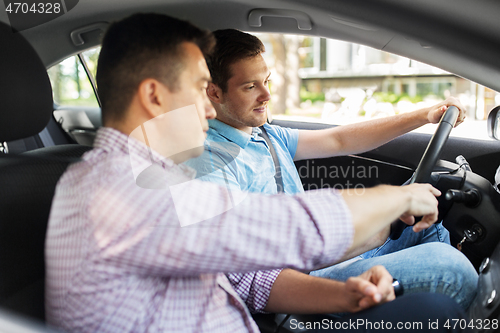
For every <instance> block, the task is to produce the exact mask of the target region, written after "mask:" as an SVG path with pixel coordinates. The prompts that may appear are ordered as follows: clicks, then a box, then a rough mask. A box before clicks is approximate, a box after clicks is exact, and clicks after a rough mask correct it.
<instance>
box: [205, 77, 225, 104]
mask: <svg viewBox="0 0 500 333" xmlns="http://www.w3.org/2000/svg"><path fill="white" fill-rule="evenodd" d="M207 96H208V99H210V101H211V102H212V103H215V104H222V103H223V102H224V101H223V98H222V89H221V88H220V87H219V86H218V85H216V84H215V83H213V82H210V83H209V84H208V87H207Z"/></svg>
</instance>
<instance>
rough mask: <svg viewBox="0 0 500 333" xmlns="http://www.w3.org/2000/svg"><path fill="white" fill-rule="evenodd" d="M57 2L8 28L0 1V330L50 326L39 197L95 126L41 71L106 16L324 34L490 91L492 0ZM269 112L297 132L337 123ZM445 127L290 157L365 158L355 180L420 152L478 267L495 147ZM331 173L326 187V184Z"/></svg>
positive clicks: (328, 162)
mask: <svg viewBox="0 0 500 333" xmlns="http://www.w3.org/2000/svg"><path fill="white" fill-rule="evenodd" d="M6 3H7V2H6ZM62 3H65V4H66V6H65V7H66V8H65V11H64V13H61V15H59V16H57V17H55V18H54V19H52V20H48V21H46V22H43V23H40V22H35V21H33V22H32V23H30V21H29V22H28V23H27V24H25V25H24V26H21V25H17V26H16V25H15V24H13V22H18V21H16V20H15V19H16V17H15V16H14V14H13V13H8V12H7V11H6V10H3V9H4V8H2V4H0V45H2V46H1V47H0V87H1V88H2V89H0V144H1V145H0V331H6V332H18V331H20V330H21V329H25V330H26V331H39V332H45V331H46V332H49V331H51V328H48V327H46V326H45V325H44V319H45V315H44V277H45V273H44V241H45V231H46V227H47V220H48V216H49V212H50V206H51V200H52V197H53V195H54V190H55V186H56V184H57V181H58V179H59V177H60V176H61V175H62V173H63V172H64V170H65V169H66V167H67V166H68V165H69V164H70V163H73V162H75V161H78V160H79V158H80V157H81V156H82V155H83V154H84V153H85V152H86V151H88V150H90V149H92V147H91V146H92V142H93V137H94V136H95V132H96V131H97V129H98V128H99V127H100V126H101V121H100V109H99V108H98V107H77V108H72V107H66V106H61V105H58V104H56V103H55V102H54V99H53V92H52V89H53V87H52V86H51V82H50V80H49V76H48V74H47V69H49V68H50V67H52V66H53V65H55V64H58V63H60V62H61V61H63V60H64V59H66V58H68V57H69V56H73V55H78V56H80V55H81V54H82V52H84V51H86V50H88V49H90V48H94V47H96V46H98V45H99V44H100V40H101V37H102V34H103V32H104V31H105V29H106V27H107V26H108V25H109V23H110V22H112V21H114V20H118V19H120V18H123V17H126V16H129V15H131V14H133V13H137V12H157V13H164V14H167V15H171V16H174V17H178V18H182V19H187V20H189V21H191V22H192V23H194V24H196V25H198V26H200V27H204V28H207V29H210V30H216V29H221V28H236V29H240V30H243V31H247V32H256V33H261V32H272V33H286V34H298V35H305V36H321V37H328V38H333V39H338V40H343V41H349V42H355V43H359V44H362V45H366V46H370V47H372V48H375V49H378V50H384V51H387V52H391V53H395V54H398V55H401V56H405V57H408V58H411V59H415V60H417V61H420V62H424V63H427V64H431V65H433V66H436V67H438V68H442V69H444V70H446V71H449V72H452V73H454V74H456V75H457V76H460V77H464V78H467V79H469V80H472V81H474V82H477V83H479V84H482V85H484V86H486V87H488V88H490V89H493V90H495V91H500V80H499V79H498V78H500V62H499V61H498V52H497V51H499V50H500V30H499V29H498V23H497V22H498V14H500V3H498V2H496V1H488V0H484V1H483V2H482V3H481V6H478V5H477V4H476V2H475V1H471V0H454V1H452V5H450V1H447V0H432V1H431V0H414V1H411V2H406V1H405V2H402V1H397V0H379V1H373V0H351V1H341V0H308V1H304V0H289V1H283V0H266V1H263V0H254V1H245V0H227V1H220V0H206V1H198V0H185V1H177V0H144V1H140V2H139V1H132V0H120V1H118V0H99V1H97V0H81V1H69V0H66V1H64V0H63V1H62ZM5 7H7V5H6V6H5ZM18 15H22V13H18ZM18 19H19V16H17V20H18ZM27 20H28V19H27ZM16 30H17V31H16ZM13 31H14V33H13ZM86 71H87V74H88V75H89V80H90V81H91V82H92V81H93V78H92V74H91V73H90V71H88V69H86ZM92 83H93V82H92ZM93 88H94V90H95V91H97V87H95V86H93ZM97 101H98V96H97ZM495 120H496V119H491V120H490V123H491V122H494V121H495ZM270 121H271V123H272V124H277V125H281V126H285V127H292V128H298V129H322V128H326V127H329V126H335V125H331V124H324V123H314V122H300V121H291V120H283V119H274V120H271V119H270ZM492 126H493V125H492ZM484 131H485V132H486V131H487V128H484ZM448 135H449V131H448V132H447V133H444V134H443V133H441V134H439V135H436V136H435V137H439V140H440V141H439V142H437V140H438V139H436V140H434V139H432V140H431V138H432V137H433V136H432V135H430V134H422V133H413V132H412V133H408V134H405V135H403V136H401V137H398V138H397V139H395V140H393V141H391V142H389V143H387V144H385V145H383V146H381V147H379V148H376V149H374V150H372V151H369V152H366V153H363V154H359V155H351V156H342V157H332V158H325V159H315V160H303V161H297V162H296V166H297V168H300V167H301V166H307V165H311V164H314V165H315V166H316V168H320V167H322V166H324V167H325V168H329V167H331V166H338V167H346V168H347V167H348V166H351V165H357V166H365V167H367V168H369V167H374V166H376V167H377V170H378V175H377V177H372V178H365V179H363V180H361V181H362V185H363V186H366V187H371V186H375V185H378V184H392V185H402V184H403V183H404V182H405V181H407V180H408V179H410V178H412V175H413V174H414V172H415V170H421V169H424V166H423V165H422V163H421V158H422V156H423V155H425V156H427V158H426V159H425V161H426V162H425V163H427V165H426V166H425V168H426V170H425V173H426V177H427V178H426V180H424V181H428V182H430V183H431V184H433V185H434V186H436V187H437V188H438V189H440V190H441V191H442V193H443V195H442V196H441V197H440V198H439V202H440V206H439V208H440V219H441V220H443V222H444V225H445V226H446V227H447V228H448V230H449V231H450V234H451V238H452V244H458V243H459V242H460V241H461V240H463V239H465V241H462V243H463V244H461V245H463V250H462V251H463V253H464V254H465V255H466V256H467V257H468V258H469V260H470V261H471V262H472V264H473V265H474V266H475V267H476V269H478V270H479V268H480V265H481V263H482V262H483V260H484V259H485V258H487V257H489V256H491V255H492V253H493V251H494V250H495V248H496V246H497V244H498V243H499V240H500V193H499V191H498V189H497V188H496V186H494V184H495V172H496V170H497V168H498V166H499V165H500V143H499V142H498V141H496V140H490V141H485V140H476V139H465V138H457V137H448ZM433 141H434V144H433V145H429V142H431V143H432V142H433ZM428 145H429V148H428ZM431 155H432V156H431ZM458 156H462V157H461V158H457V157H458ZM353 176H354V174H353ZM301 178H302V182H303V184H304V187H307V188H313V187H316V188H317V187H321V186H323V185H324V181H325V180H324V179H323V178H321V177H320V176H319V175H314V174H312V175H311V174H307V175H306V176H302V175H301ZM344 178H345V179H343V184H346V185H345V186H348V184H349V183H351V184H352V183H354V182H355V181H356V182H359V181H360V179H359V178H357V179H353V177H351V174H349V173H347V174H346V175H345V177H344ZM419 179H420V178H419ZM327 182H328V180H327ZM331 182H332V183H331V184H330V185H332V187H333V185H334V183H337V182H338V179H336V180H332V181H331ZM464 237H465V238H464ZM279 318H281V319H282V318H283V316H281V317H279ZM258 320H259V324H260V325H261V326H260V327H261V329H262V331H263V332H274V331H276V329H277V328H278V327H277V325H279V322H280V320H278V319H276V318H275V317H274V316H272V317H269V316H261V318H258ZM277 323H278V324H277ZM281 331H282V332H284V331H285V330H284V329H283V330H281Z"/></svg>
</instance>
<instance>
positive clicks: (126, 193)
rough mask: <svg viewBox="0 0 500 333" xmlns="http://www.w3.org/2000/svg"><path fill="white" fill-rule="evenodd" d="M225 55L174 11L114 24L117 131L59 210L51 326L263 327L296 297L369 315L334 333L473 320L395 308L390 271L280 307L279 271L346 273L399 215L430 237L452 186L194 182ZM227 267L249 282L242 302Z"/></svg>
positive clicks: (70, 177)
mask: <svg viewBox="0 0 500 333" xmlns="http://www.w3.org/2000/svg"><path fill="white" fill-rule="evenodd" d="M213 44H214V39H213V36H212V35H211V33H209V32H206V31H202V30H200V29H198V28H196V27H194V26H193V25H191V24H189V23H188V22H185V21H181V20H177V19H173V18H170V17H167V16H163V15H156V14H138V15H134V16H132V17H129V18H127V19H125V20H122V21H120V22H118V23H114V24H113V25H112V26H111V27H110V28H109V30H108V32H107V34H106V36H105V38H104V41H103V46H102V51H101V55H100V58H99V67H98V73H97V81H98V86H99V95H100V99H101V101H102V116H103V123H104V127H103V128H101V129H99V131H98V133H97V137H96V140H95V144H94V149H93V150H92V151H91V152H89V153H87V154H85V155H84V157H83V161H81V162H79V163H77V164H74V165H72V166H71V167H69V168H68V170H67V171H66V173H65V174H64V175H63V177H62V178H61V180H60V182H59V184H58V186H57V189H56V194H55V197H54V201H53V205H52V211H51V215H50V220H49V227H48V231H47V240H46V253H45V255H46V265H47V279H46V311H47V320H48V322H49V323H50V324H52V325H55V326H57V327H60V328H62V329H64V330H68V331H71V332H258V331H259V330H258V327H257V326H256V324H255V322H254V321H253V319H252V317H251V315H250V311H252V312H265V311H269V310H272V311H275V312H281V311H283V312H285V311H288V310H290V309H287V308H286V304H287V303H288V302H287V299H286V298H285V297H303V294H304V293H307V294H308V295H309V296H311V293H313V294H312V295H313V296H314V297H312V299H314V304H304V308H303V309H295V310H296V311H294V312H302V313H332V312H359V311H361V310H365V309H368V310H365V311H362V312H359V313H357V314H354V315H352V316H347V317H346V318H344V319H339V320H338V321H336V322H335V321H330V325H331V327H330V328H331V329H332V330H334V329H335V328H336V327H337V326H335V324H340V325H341V326H340V327H344V326H342V325H343V324H346V323H347V321H349V320H353V321H354V322H357V323H359V320H360V319H361V318H363V319H364V320H365V319H369V320H371V321H374V320H379V321H382V320H383V321H384V322H385V323H388V322H389V323H391V325H392V322H394V327H396V322H410V321H421V322H423V321H425V325H427V321H428V320H429V319H431V320H433V321H435V320H438V319H439V320H441V321H443V322H444V319H445V318H456V319H460V318H463V313H461V312H460V310H459V309H457V307H456V305H455V304H454V302H453V301H451V300H449V299H448V298H446V297H444V296H441V295H435V294H432V295H431V294H421V295H412V296H411V297H410V296H408V297H402V298H400V299H397V300H395V301H392V300H393V299H394V298H395V296H394V291H393V288H392V286H391V283H392V277H391V276H390V274H389V273H387V271H386V270H385V269H384V268H383V267H380V266H379V267H374V268H372V269H370V270H369V271H367V272H365V273H364V274H362V275H361V276H359V277H354V278H351V279H349V280H348V281H347V282H345V283H343V282H337V281H333V280H326V279H321V278H315V277H309V276H307V277H306V280H304V281H303V284H302V285H301V286H300V285H296V287H300V288H297V289H296V290H287V291H286V292H282V295H287V296H283V298H281V299H279V298H280V297H278V299H275V301H273V304H269V302H268V298H269V295H270V292H271V289H272V288H273V281H274V279H275V278H276V275H277V274H279V273H280V271H281V270H280V268H281V267H290V268H294V269H298V270H311V269H314V268H317V267H319V266H325V265H329V264H331V263H334V262H336V261H337V260H338V259H340V258H341V257H342V256H343V254H344V253H345V252H346V251H350V250H352V249H355V248H357V247H359V246H361V245H362V244H363V243H364V242H365V241H366V240H367V239H368V238H370V237H371V236H373V235H375V234H377V233H378V232H380V231H381V230H382V229H383V228H384V227H386V226H387V225H388V224H390V223H391V222H392V221H393V220H394V219H396V218H398V217H400V216H405V217H406V218H405V220H406V221H407V222H408V223H411V222H412V221H410V219H408V216H411V215H423V216H424V217H423V219H422V221H421V222H419V223H417V224H416V225H415V226H414V228H415V229H416V230H421V229H424V228H427V227H428V226H430V225H431V224H432V223H434V222H435V221H436V218H437V200H436V198H435V196H437V195H439V191H437V190H436V189H434V188H433V187H432V186H430V185H423V184H415V185H410V186H405V187H391V186H380V187H377V188H374V189H369V190H367V191H365V192H364V193H363V194H362V195H355V194H354V193H350V192H349V191H335V190H320V191H312V192H309V193H306V194H301V195H297V196H293V197H292V196H284V195H281V196H261V195H257V194H250V193H242V192H235V191H231V190H229V189H228V188H224V187H219V186H217V185H214V184H211V183H206V182H200V181H196V180H193V178H194V173H193V170H191V169H189V168H187V167H185V166H182V165H180V164H179V163H181V162H183V161H185V160H187V159H189V158H191V157H195V156H198V155H199V154H200V153H201V152H202V151H203V140H204V139H205V136H206V134H205V132H206V131H207V130H208V124H207V119H211V118H214V117H215V111H214V109H213V108H212V106H211V104H210V102H209V100H208V99H207V96H206V94H205V90H206V87H207V85H208V83H209V82H210V73H209V71H208V68H207V66H206V63H205V59H204V55H205V54H208V53H209V52H210V50H211V49H212V48H213ZM255 271H259V273H258V274H247V273H246V272H255ZM227 272H239V273H241V281H240V284H239V287H238V288H237V289H238V290H237V291H236V290H235V289H233V286H232V285H231V284H230V283H229V281H228V280H227V278H226V276H225V275H224V273H227ZM277 292H278V294H279V291H277ZM242 298H244V301H243V300H242ZM379 304H381V305H379ZM376 305H377V306H376ZM369 308H370V309H369ZM417 309H418V311H414V310H417ZM299 326H300V325H299ZM349 328H352V326H351V327H349ZM353 329H354V330H356V331H363V330H364V329H365V327H356V328H353ZM438 331H439V330H438ZM443 331H444V328H443Z"/></svg>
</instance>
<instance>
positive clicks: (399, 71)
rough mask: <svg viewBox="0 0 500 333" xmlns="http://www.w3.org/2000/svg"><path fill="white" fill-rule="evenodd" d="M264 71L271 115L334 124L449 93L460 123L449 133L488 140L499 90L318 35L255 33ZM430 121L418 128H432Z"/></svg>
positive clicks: (379, 114)
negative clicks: (462, 117) (462, 114)
mask: <svg viewBox="0 0 500 333" xmlns="http://www.w3.org/2000/svg"><path fill="white" fill-rule="evenodd" d="M256 35H257V36H258V37H259V38H260V39H261V40H262V41H263V42H264V45H265V47H266V52H265V53H264V57H265V59H266V62H267V63H268V65H269V68H270V70H271V73H272V74H271V87H270V88H271V95H272V99H271V106H270V109H271V113H272V117H273V119H284V120H292V121H294V120H295V121H308V122H319V123H327V124H335V125H343V124H349V123H355V122H359V121H364V120H369V119H374V118H379V117H386V116H390V115H395V114H400V113H405V112H409V111H413V110H416V109H420V108H423V107H427V106H431V105H435V104H436V103H438V102H439V101H442V100H444V99H445V98H446V97H448V96H450V95H451V96H455V97H457V98H459V99H460V101H461V103H462V104H463V105H464V106H465V107H466V108H467V111H468V114H467V118H466V121H465V122H464V123H463V124H462V125H460V126H458V127H457V128H456V129H454V130H453V131H452V134H451V135H454V136H462V137H472V138H477V139H485V140H490V138H489V137H488V135H487V131H486V119H487V117H488V113H489V111H490V110H491V109H492V108H493V107H494V106H496V105H498V104H500V93H498V92H496V91H494V90H491V89H489V88H487V87H484V86H482V85H479V84H476V83H475V82H471V81H469V80H467V79H464V78H462V77H459V76H457V75H455V74H453V73H449V72H446V71H444V70H441V69H439V68H436V67H433V66H430V65H427V64H424V63H421V62H418V61H415V60H412V59H409V58H405V57H402V56H398V55H395V54H391V53H388V52H384V51H381V50H377V49H373V48H371V47H368V46H364V45H359V44H354V43H347V42H344V41H340V40H333V39H326V38H320V37H310V36H298V35H280V34H256ZM434 130H435V125H433V124H429V125H424V126H422V127H421V128H419V129H417V131H419V132H424V133H434Z"/></svg>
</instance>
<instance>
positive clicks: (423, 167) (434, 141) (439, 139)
mask: <svg viewBox="0 0 500 333" xmlns="http://www.w3.org/2000/svg"><path fill="white" fill-rule="evenodd" d="M459 113H460V111H459V110H458V108H457V107H455V106H450V107H449V108H448V109H447V110H446V111H445V113H444V114H443V116H442V117H441V120H440V121H439V125H438V127H437V129H436V132H435V133H434V135H433V136H432V138H431V140H430V141H429V144H428V145H427V148H426V149H425V152H424V154H423V155H422V159H421V160H420V163H418V166H417V169H416V170H415V172H414V173H413V176H412V177H411V179H410V182H409V184H413V183H429V182H430V180H431V174H432V170H433V169H434V166H435V165H436V163H437V161H438V159H439V156H440V155H441V151H442V150H443V147H444V145H445V144H446V141H447V140H448V136H449V135H450V132H451V130H452V129H453V126H454V125H455V122H456V121H457V118H458V114H459ZM407 226H408V225H407V224H406V223H404V222H403V221H401V220H396V221H395V222H393V223H392V225H391V234H390V236H389V237H390V238H391V239H394V240H396V239H398V238H399V237H400V236H401V233H402V232H403V230H404V229H405V228H406V227H407Z"/></svg>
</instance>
